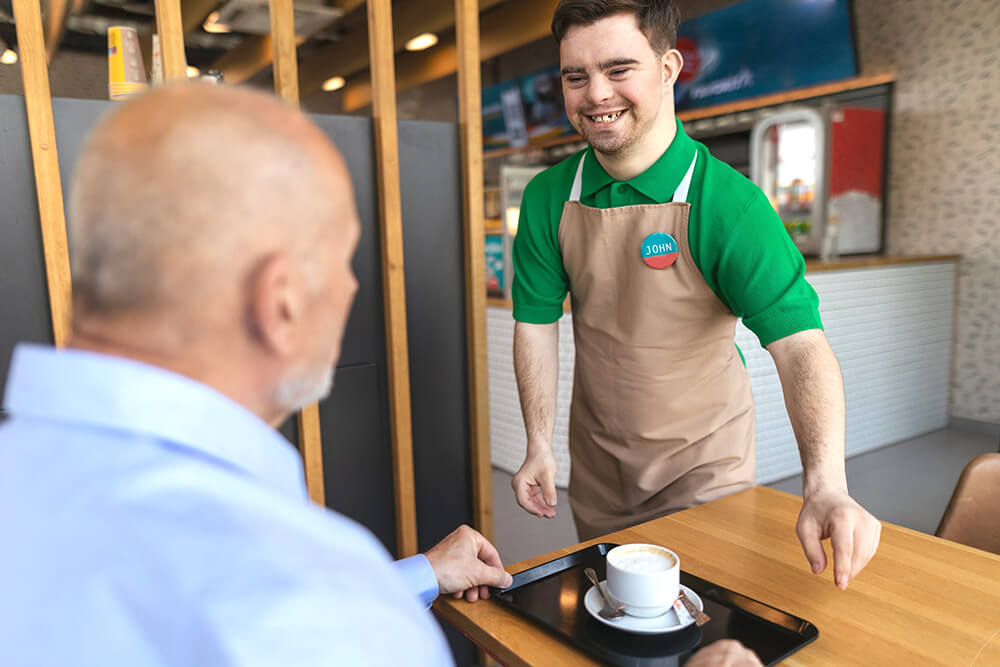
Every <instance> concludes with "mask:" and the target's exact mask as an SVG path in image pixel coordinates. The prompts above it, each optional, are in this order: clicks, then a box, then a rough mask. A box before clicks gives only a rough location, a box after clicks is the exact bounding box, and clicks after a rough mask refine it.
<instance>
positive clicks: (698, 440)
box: [559, 153, 755, 540]
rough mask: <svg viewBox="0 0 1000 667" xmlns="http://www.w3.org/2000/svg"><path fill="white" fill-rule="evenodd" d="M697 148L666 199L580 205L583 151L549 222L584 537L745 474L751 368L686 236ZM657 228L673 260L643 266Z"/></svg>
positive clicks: (748, 475) (750, 447) (749, 472)
mask: <svg viewBox="0 0 1000 667" xmlns="http://www.w3.org/2000/svg"><path fill="white" fill-rule="evenodd" d="M697 158H698V156H697V153H696V154H695V160H694V161H692V162H691V166H690V168H689V169H688V171H687V174H686V175H685V177H684V180H683V181H682V182H681V184H680V186H679V187H678V188H677V191H676V192H675V193H674V198H673V201H672V202H670V203H667V204H653V205H638V206H624V207H620V208H609V209H597V208H590V207H588V206H584V205H582V204H581V203H580V201H579V199H580V191H581V182H582V176H583V161H584V159H586V154H584V158H582V159H581V160H580V166H579V167H578V169H577V173H576V179H575V180H574V182H573V189H572V191H571V193H570V200H569V201H567V202H566V204H565V205H564V208H563V213H562V219H561V220H560V223H559V247H560V249H561V250H562V257H563V264H564V265H565V267H566V271H567V273H568V275H569V281H570V289H571V293H572V303H573V336H574V339H575V341H576V369H575V374H574V382H573V401H572V406H571V408H570V425H569V445H570V457H571V461H572V469H571V473H570V485H569V497H570V505H571V506H572V508H573V517H574V519H575V520H576V527H577V532H578V533H579V536H580V539H581V540H587V539H590V538H593V537H597V536H599V535H604V534H606V533H609V532H613V531H616V530H620V529H622V528H625V527H627V526H631V525H634V524H636V523H640V522H642V521H648V520H650V519H654V518H656V517H659V516H663V515H664V514H668V513H670V512H674V511H677V510H681V509H685V508H688V507H692V506H694V505H698V504H700V503H704V502H708V501H709V500H714V499H716V498H720V497H722V496H725V495H728V494H730V493H734V492H736V491H740V490H743V489H746V488H749V487H750V486H753V484H754V465H755V460H754V412H753V396H752V394H751V393H750V378H749V376H748V375H747V372H746V369H745V368H744V366H743V363H742V361H741V360H740V356H739V353H738V352H737V350H736V345H735V343H734V337H735V328H736V323H737V321H738V320H737V318H736V317H735V316H734V315H733V314H732V312H731V311H730V310H729V308H727V307H726V305H725V304H723V303H722V301H720V300H719V298H718V297H717V296H716V295H715V293H714V292H713V291H712V289H711V288H710V287H709V286H708V284H707V283H706V282H705V279H704V278H703V277H702V275H701V272H700V270H699V269H698V267H697V265H696V264H695V263H694V260H693V259H692V257H691V251H690V247H689V244H688V214H689V212H690V209H691V205H690V204H688V203H686V200H687V192H688V188H689V186H690V183H691V177H692V175H693V173H694V167H695V162H696V161H697ZM656 232H666V233H667V234H670V235H671V236H673V237H674V239H675V240H676V241H677V249H678V255H677V260H676V261H675V263H674V264H673V265H672V266H669V267H668V268H665V269H653V268H650V267H648V266H647V265H646V264H645V263H644V262H643V259H642V256H641V248H642V244H643V241H644V240H645V239H646V237H648V236H649V235H650V234H653V233H656Z"/></svg>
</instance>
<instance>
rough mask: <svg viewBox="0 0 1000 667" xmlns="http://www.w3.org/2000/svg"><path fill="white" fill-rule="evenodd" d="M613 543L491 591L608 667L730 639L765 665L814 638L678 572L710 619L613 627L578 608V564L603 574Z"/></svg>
mask: <svg viewBox="0 0 1000 667" xmlns="http://www.w3.org/2000/svg"><path fill="white" fill-rule="evenodd" d="M616 546H618V545H616V544H608V543H603V544H595V545H593V546H590V547H587V548H585V549H581V550H579V551H575V552H573V553H571V554H569V555H567V556H563V557H562V558H557V559H556V560H553V561H549V562H548V563H543V564H542V565H539V566H537V567H533V568H531V569H530V570H525V571H524V572H519V573H518V574H515V575H514V582H513V583H512V584H511V585H510V586H509V587H508V588H504V589H502V590H496V591H494V598H495V599H496V600H498V601H499V602H500V603H501V604H504V605H506V606H508V607H510V608H511V609H513V610H515V611H517V612H519V613H521V614H523V615H525V616H527V617H528V618H530V619H532V620H533V621H535V622H536V623H538V624H540V625H542V626H543V627H545V628H546V629H548V630H549V631H550V632H553V633H555V634H556V635H558V636H560V637H562V638H563V639H565V640H567V641H569V642H570V643H572V644H574V645H576V646H577V647H578V648H580V649H582V650H584V651H585V652H587V653H589V654H590V655H591V656H593V657H594V658H596V659H597V660H600V661H602V662H604V663H606V664H609V665H616V666H625V665H628V666H629V667H632V666H642V667H647V666H648V667H654V666H655V667H667V666H668V665H669V666H673V665H683V664H684V663H685V662H686V661H687V659H688V658H689V657H691V654H692V653H694V652H695V651H697V650H698V649H699V648H700V647H702V646H707V645H708V644H711V643H712V642H714V641H716V640H719V639H737V640H739V641H740V642H742V643H743V645H744V646H747V647H748V648H751V649H753V650H754V651H755V652H756V653H757V655H758V657H760V660H761V662H763V663H764V664H765V665H773V664H776V663H778V662H780V661H782V660H784V659H785V658H786V657H788V656H789V655H791V654H792V653H794V652H795V651H798V650H799V649H800V648H802V647H803V646H805V645H806V644H808V643H810V642H812V641H814V640H815V639H816V638H817V637H818V636H819V631H818V630H817V629H816V626H814V625H813V624H812V623H810V622H808V621H805V620H803V619H801V618H798V617H796V616H792V615H791V614H788V613H786V612H783V611H781V610H779V609H775V608H774V607H770V606H768V605H766V604H763V603H761V602H757V601H756V600H751V599H750V598H748V597H746V596H743V595H740V594H739V593H734V592H733V591H731V590H729V589H726V588H723V587H721V586H716V585H715V584H713V583H711V582H710V581H705V580H704V579H700V578H698V577H696V576H694V575H692V574H688V573H687V572H684V571H683V570H681V583H682V584H684V585H685V586H687V587H689V588H691V589H693V590H694V591H695V592H697V593H698V595H700V596H701V599H702V601H703V602H704V604H705V612H706V613H707V614H708V615H709V616H711V617H712V620H711V621H709V622H708V623H706V624H705V625H703V626H702V627H700V628H699V627H697V626H695V625H691V626H689V627H687V628H685V629H684V630H679V631H677V632H670V633H665V634H662V635H639V634H632V633H629V632H625V631H623V630H616V629H614V628H611V627H608V626H607V625H604V624H603V623H600V622H598V621H596V620H594V619H593V618H592V617H591V616H590V614H589V613H588V612H587V610H586V609H585V608H584V606H583V598H584V596H585V595H586V593H587V591H588V590H590V587H591V584H590V582H589V581H588V580H587V578H586V577H585V576H584V574H583V570H584V568H586V567H592V568H594V570H596V571H597V575H598V578H599V579H601V580H603V579H604V576H605V566H604V561H605V556H606V555H607V553H608V551H610V550H611V549H613V548H614V547H616Z"/></svg>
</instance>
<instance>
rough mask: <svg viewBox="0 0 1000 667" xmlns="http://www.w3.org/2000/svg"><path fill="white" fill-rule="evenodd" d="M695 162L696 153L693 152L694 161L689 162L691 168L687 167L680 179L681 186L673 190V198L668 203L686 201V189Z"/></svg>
mask: <svg viewBox="0 0 1000 667" xmlns="http://www.w3.org/2000/svg"><path fill="white" fill-rule="evenodd" d="M696 162H698V151H695V152H694V159H693V160H691V166H690V167H688V170H687V173H686V174H684V178H682V179H681V184H680V185H678V186H677V189H676V190H674V198H673V199H671V200H670V201H679V202H686V201H687V198H688V188H690V187H691V177H693V176H694V165H695V163H696Z"/></svg>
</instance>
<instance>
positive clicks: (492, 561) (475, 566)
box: [424, 526, 513, 602]
mask: <svg viewBox="0 0 1000 667" xmlns="http://www.w3.org/2000/svg"><path fill="white" fill-rule="evenodd" d="M424 555H425V556H427V560H428V561H430V564H431V568H432V569H433V570H434V576H436V577H437V580H438V591H440V593H441V594H442V595H445V594H450V595H452V596H453V597H454V598H455V599H459V598H461V597H462V596H465V599H466V600H468V601H469V602H475V601H476V600H478V599H479V598H483V599H484V600H485V599H486V598H488V597H489V596H490V588H489V587H490V586H495V587H496V588H506V587H507V586H510V584H511V582H512V581H513V578H512V577H511V576H510V574H508V573H507V571H506V570H504V569H503V563H502V562H500V554H499V553H497V550H496V548H495V547H494V546H493V545H492V544H490V542H489V540H487V539H486V538H485V537H483V536H482V535H481V534H479V532H478V531H476V530H474V529H472V528H469V527H468V526H459V527H458V528H457V529H456V530H455V531H453V532H452V533H451V535H449V536H448V537H446V538H444V539H443V540H441V541H440V542H438V543H437V544H436V545H434V546H433V547H432V548H431V549H430V550H429V551H428V552H427V553H426V554H424Z"/></svg>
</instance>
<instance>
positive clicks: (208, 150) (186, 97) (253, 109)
mask: <svg viewBox="0 0 1000 667" xmlns="http://www.w3.org/2000/svg"><path fill="white" fill-rule="evenodd" d="M187 86H189V87H190V84H187ZM179 88H180V87H178V89H179ZM213 90H217V89H215V88H214V87H210V86H198V89H197V90H196V91H194V92H195V93H196V94H191V93H190V92H186V93H185V92H176V91H173V92H172V91H167V92H162V89H161V92H160V93H159V95H158V96H157V98H156V99H155V100H148V99H147V100H143V99H141V98H140V99H138V100H135V101H133V102H129V103H126V105H125V106H124V107H122V108H120V109H116V110H115V111H113V112H112V113H111V114H109V116H107V117H106V118H104V119H103V120H102V121H101V122H100V123H99V124H98V126H97V127H96V128H95V129H94V131H93V132H92V134H91V135H90V136H89V138H88V140H87V142H86V144H85V148H84V150H83V152H82V154H81V157H80V159H79V161H78V163H77V165H76V169H75V172H74V177H73V182H72V190H71V196H70V208H69V236H70V260H71V269H72V276H73V293H74V304H75V308H74V310H80V309H82V310H83V311H84V312H85V313H88V314H94V315H101V314H105V315H108V314H113V313H115V312H119V311H124V310H134V309H145V308H156V307H159V306H162V305H167V304H171V303H182V302H187V301H190V300H191V299H192V298H196V297H197V296H198V295H199V294H200V293H205V292H206V291H211V290H213V289H217V288H219V287H220V286H222V284H223V283H224V284H225V285H229V286H234V285H240V284H242V283H243V281H244V280H245V278H246V274H247V273H248V272H249V271H251V270H252V269H253V266H254V265H255V263H256V262H257V261H259V260H260V258H261V257H262V256H263V255H265V254H266V253H269V252H275V251H284V252H289V253H290V254H292V256H293V257H295V258H296V260H297V266H298V268H299V270H300V271H301V272H302V274H303V276H304V277H305V278H306V280H307V281H308V282H309V283H311V284H312V285H313V286H314V288H315V287H318V285H319V282H320V280H321V278H320V276H321V273H320V271H319V269H320V268H321V266H322V262H323V259H324V256H325V253H323V252H322V251H321V250H320V249H321V248H324V247H326V246H325V245H324V244H323V243H320V242H319V239H320V238H322V237H323V235H324V234H329V228H330V224H329V223H331V222H332V221H333V220H334V219H336V218H337V217H340V215H338V213H340V214H342V213H343V212H342V211H341V212H338V211H336V210H335V208H336V207H337V206H338V205H340V206H344V205H350V206H353V203H351V202H347V204H345V203H344V202H343V201H337V200H342V199H343V198H342V197H339V196H338V197H330V196H324V194H328V193H324V190H325V189H329V185H330V180H329V178H328V174H329V171H328V168H327V170H326V171H323V166H322V165H320V164H319V163H318V159H317V152H316V151H315V150H310V148H309V147H308V146H306V145H304V142H303V141H302V136H301V132H302V127H298V128H291V129H287V131H286V130H283V129H282V123H285V124H287V123H288V117H287V116H288V115H289V113H288V112H289V109H287V108H285V107H284V106H283V105H281V103H280V102H278V101H277V100H276V99H274V98H270V97H269V96H264V95H262V94H259V93H253V92H250V91H239V92H236V91H233V90H229V91H222V90H218V92H213ZM152 95H153V94H148V95H147V96H146V97H151V96H152ZM171 102H174V104H171ZM262 109H263V112H264V113H261V110H262ZM306 122H307V121H304V120H303V121H302V123H300V125H304V124H305V123H306ZM296 131H298V134H296ZM316 132H317V133H318V130H316ZM324 176H327V177H326V178H324Z"/></svg>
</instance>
